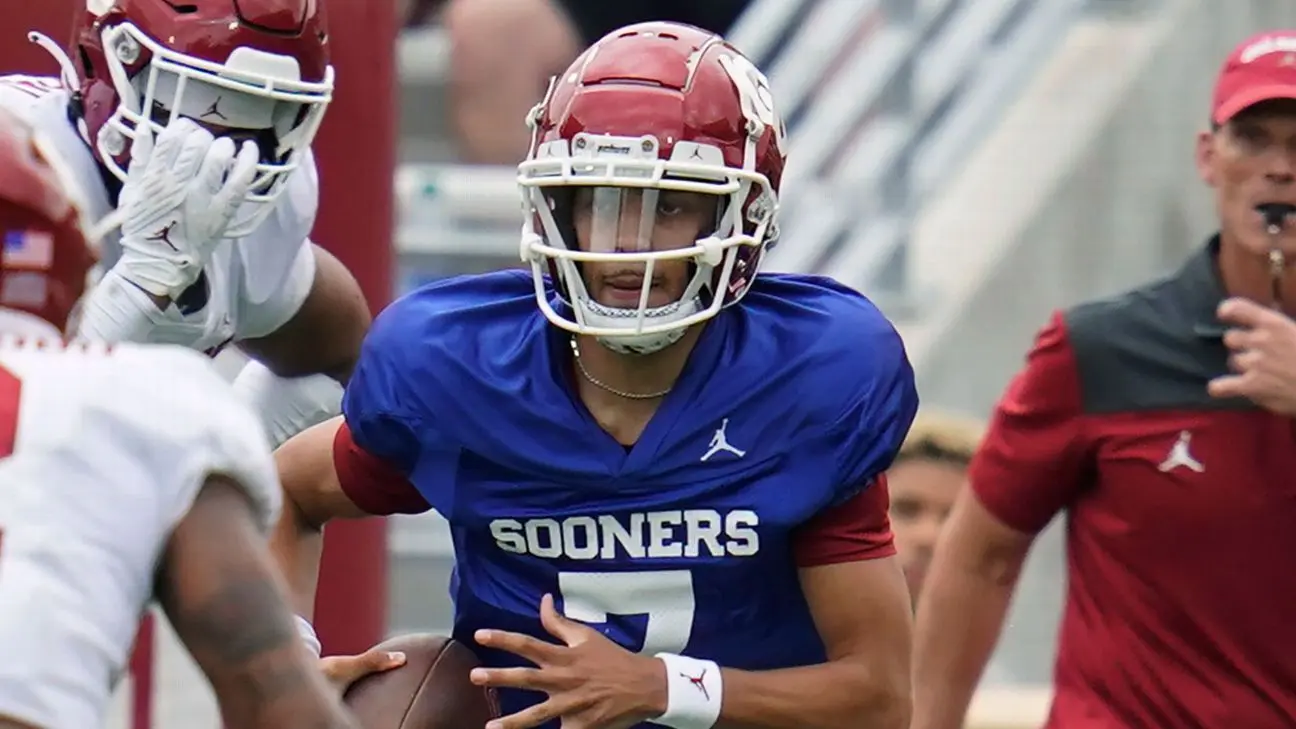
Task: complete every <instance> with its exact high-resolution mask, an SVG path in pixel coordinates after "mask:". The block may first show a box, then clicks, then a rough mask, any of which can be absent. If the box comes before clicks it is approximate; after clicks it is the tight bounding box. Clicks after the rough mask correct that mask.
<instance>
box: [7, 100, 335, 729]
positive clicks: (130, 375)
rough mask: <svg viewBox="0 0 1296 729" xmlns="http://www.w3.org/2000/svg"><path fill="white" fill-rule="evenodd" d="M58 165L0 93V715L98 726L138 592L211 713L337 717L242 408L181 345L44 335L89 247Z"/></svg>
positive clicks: (61, 725) (239, 719)
mask: <svg viewBox="0 0 1296 729" xmlns="http://www.w3.org/2000/svg"><path fill="white" fill-rule="evenodd" d="M60 170H63V174H61V173H60ZM65 173H66V169H65V168H62V167H61V166H60V164H59V162H58V158H57V156H56V155H55V154H54V153H53V152H52V151H51V150H50V145H48V144H47V143H45V142H43V141H41V139H40V138H39V137H38V136H36V135H35V134H33V132H32V130H31V128H30V127H28V126H27V125H26V124H24V123H23V122H21V121H20V120H18V119H17V118H16V117H14V116H13V115H11V114H9V113H8V112H3V111H0V235H3V242H4V247H3V258H2V259H0V334H3V335H4V337H3V340H2V341H0V656H3V657H4V659H3V660H0V728H2V729H19V728H21V729H32V728H34V729H88V728H89V727H95V726H99V725H100V722H101V721H102V717H103V714H104V711H105V708H106V705H107V702H108V700H109V696H110V693H111V691H112V688H113V684H114V683H115V682H116V679H117V678H118V677H119V676H120V675H122V672H123V670H124V669H125V664H126V661H127V657H128V655H129V653H130V650H131V643H132V641H133V639H134V636H135V629H136V626H137V625H138V624H139V619H140V615H141V614H142V613H143V612H144V610H145V608H146V607H147V606H148V604H149V603H150V602H152V601H153V600H155V599H156V600H157V601H158V602H159V603H160V605H161V607H162V608H163V609H164V610H165V612H166V614H167V615H168V616H169V618H170V620H171V621H172V624H173V625H174V627H175V629H176V631H177V633H178V634H179V636H180V638H181V640H182V641H183V643H184V645H185V646H186V648H187V649H188V650H189V652H190V653H191V654H192V655H193V657H194V658H195V659H196V661H197V662H198V664H199V666H200V667H201V668H202V670H203V672H204V673H205V674H206V675H207V677H208V679H209V680H210V681H211V683H212V686H213V687H214V688H215V690H216V694H217V697H218V699H219V701H220V705H221V709H222V711H223V714H224V718H225V721H226V725H227V726H238V727H261V728H263V729H282V728H283V727H299V728H300V729H306V728H307V727H310V728H311V729H316V728H318V727H337V728H339V729H341V728H343V727H353V726H354V724H353V723H352V722H351V720H350V719H349V718H348V717H347V716H346V714H345V713H344V712H343V710H342V709H341V707H340V705H339V702H338V699H337V695H336V692H335V691H334V690H333V689H331V688H330V687H329V686H328V684H327V682H326V681H325V680H324V679H323V677H322V676H321V675H320V673H319V670H318V668H317V666H316V665H315V663H314V662H313V661H312V660H311V659H310V657H309V654H307V653H306V652H305V651H302V650H301V643H300V641H299V639H298V637H297V632H296V630H295V629H294V623H293V615H292V612H291V610H289V608H288V606H287V603H286V602H285V599H284V593H283V589H282V582H281V580H280V579H279V578H278V576H277V574H276V572H275V569H274V563H273V562H272V561H271V558H270V555H269V552H268V551H267V548H266V531H267V530H268V529H269V527H270V525H271V524H272V523H273V522H274V519H275V515H276V514H277V512H278V509H279V504H280V498H281V497H280V493H279V486H278V482H277V480H276V478H275V472H274V463H273V461H272V459H271V456H270V451H269V448H268V446H267V444H266V440H265V436H264V434H263V433H262V432H261V427H260V425H259V423H258V422H257V419H256V417H255V416H254V415H253V413H252V412H251V411H250V410H249V409H248V408H247V406H245V405H243V404H241V403H239V402H238V400H237V399H236V398H234V397H233V394H232V392H231V389H230V386H229V385H228V384H227V383H226V382H225V381H224V380H222V379H221V377H220V376H219V375H218V374H217V373H216V372H215V371H214V369H213V368H212V365H211V362H210V361H209V360H208V359H207V358H205V357H203V356H202V355H200V354H198V353H195V352H192V351H190V350H187V349H183V348H180V347H169V346H150V345H121V346H118V347H112V346H110V345H103V344H86V345H70V346H69V347H68V348H66V349H65V348H64V347H63V345H62V344H61V336H60V332H59V329H60V328H61V327H63V326H64V325H65V323H66V321H67V318H68V314H69V312H70V311H71V309H72V306H73V304H74V302H75V301H76V300H77V299H78V297H79V296H80V295H81V292H82V291H83V289H84V287H85V281H86V276H87V273H88V272H89V269H90V266H91V265H92V263H93V262H94V257H93V255H92V252H91V250H90V247H89V245H88V243H87V234H86V231H85V227H84V225H83V220H84V218H83V217H82V211H81V210H80V208H79V206H78V205H76V204H74V203H73V202H72V201H71V199H70V197H69V195H68V194H66V191H67V190H68V189H69V187H68V186H69V185H70V184H71V183H70V181H69V180H68V179H67V178H66V177H65V176H64V175H65Z"/></svg>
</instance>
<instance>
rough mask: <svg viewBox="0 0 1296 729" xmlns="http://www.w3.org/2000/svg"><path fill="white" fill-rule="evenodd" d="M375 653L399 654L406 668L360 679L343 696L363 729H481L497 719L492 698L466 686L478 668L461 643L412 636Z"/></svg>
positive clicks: (482, 690) (490, 692)
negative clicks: (401, 655) (472, 671)
mask: <svg viewBox="0 0 1296 729" xmlns="http://www.w3.org/2000/svg"><path fill="white" fill-rule="evenodd" d="M378 648H379V649H381V650H386V651H401V652H403V653H404V654H405V665H403V666H401V667H400V668H395V669H392V670H390V671H386V672H384V673H375V674H371V675H368V676H365V677H364V678H362V679H360V680H359V681H356V682H355V683H353V684H351V687H350V688H348V689H347V691H346V693H345V694H344V695H343V697H342V700H343V702H345V703H346V705H347V708H349V709H350V710H351V712H352V713H353V714H355V717H356V719H357V721H359V722H360V726H361V727H363V728H364V729H482V727H484V726H486V722H487V721H490V720H491V719H494V718H497V717H498V716H499V703H498V701H497V699H496V697H495V692H494V691H493V690H489V689H485V688H482V687H480V686H474V685H473V684H472V683H471V682H470V681H469V680H468V672H469V671H471V670H472V669H474V668H476V667H477V666H478V665H480V664H479V663H478V661H477V657H476V656H475V655H473V652H472V651H471V650H469V649H468V648H467V647H466V646H464V645H463V644H462V643H458V642H456V641H454V640H451V639H450V638H447V637H445V636H440V635H425V634H415V635H402V636H398V637H395V638H392V639H390V640H388V641H385V642H383V643H381V644H379V646H378Z"/></svg>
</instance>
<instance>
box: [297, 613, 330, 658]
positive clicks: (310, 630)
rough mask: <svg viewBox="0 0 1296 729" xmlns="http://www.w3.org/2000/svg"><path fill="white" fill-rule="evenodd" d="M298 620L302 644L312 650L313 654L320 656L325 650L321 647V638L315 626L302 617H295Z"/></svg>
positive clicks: (298, 630)
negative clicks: (316, 632)
mask: <svg viewBox="0 0 1296 729" xmlns="http://www.w3.org/2000/svg"><path fill="white" fill-rule="evenodd" d="M293 617H294V618H296V620H297V634H298V635H300V636H301V639H302V642H303V643H305V644H306V647H307V648H310V651H311V653H314V654H315V655H317V656H318V655H319V654H320V653H321V652H323V650H324V648H323V646H321V645H320V639H319V636H318V635H316V634H315V626H314V625H311V624H310V621H309V620H307V619H306V618H303V617H302V616H300V615H294V616H293Z"/></svg>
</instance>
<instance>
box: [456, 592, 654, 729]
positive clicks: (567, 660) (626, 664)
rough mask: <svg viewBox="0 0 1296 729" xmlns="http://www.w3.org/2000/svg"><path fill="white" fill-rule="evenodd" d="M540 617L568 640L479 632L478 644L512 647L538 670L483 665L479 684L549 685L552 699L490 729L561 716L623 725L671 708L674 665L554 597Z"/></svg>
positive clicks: (602, 727) (589, 727) (587, 724)
mask: <svg viewBox="0 0 1296 729" xmlns="http://www.w3.org/2000/svg"><path fill="white" fill-rule="evenodd" d="M540 622H541V623H542V624H543V625H544V627H545V630H547V631H549V633H550V634H551V635H553V636H554V637H555V638H557V639H558V640H560V641H562V643H563V644H562V645H554V644H553V643H546V642H544V641H540V640H536V639H535V638H532V637H531V636H529V635H521V634H518V633H508V632H504V631H500V630H479V631H477V634H476V636H474V637H475V638H476V639H477V642H478V643H480V644H482V645H484V646H487V647H489V648H495V649H497V650H504V651H508V652H509V653H514V654H516V655H518V656H521V657H522V658H525V659H526V660H528V661H530V662H531V663H534V664H535V665H536V667H535V668H477V669H474V670H473V672H472V682H473V683H475V684H477V685H478V686H494V687H499V688H519V689H530V690H532V691H543V692H544V693H546V694H548V695H549V698H548V699H547V700H546V701H544V702H542V703H539V704H536V705H535V706H532V707H530V708H528V709H524V710H522V711H519V712H518V713H516V714H511V715H509V716H506V717H503V718H501V719H496V720H494V721H491V722H490V723H488V724H487V725H486V729H526V728H527V727H534V726H539V725H541V724H543V723H545V722H546V721H550V720H551V719H556V718H561V719H562V727H563V729H594V728H596V727H597V729H617V728H619V727H629V726H633V725H635V724H638V723H640V722H644V721H647V720H650V719H652V718H654V717H657V716H661V715H662V713H663V712H665V710H666V668H665V665H664V664H663V663H662V662H661V661H659V660H657V659H656V658H653V657H651V656H645V655H640V654H637V653H631V652H630V651H627V650H626V649H624V648H622V647H621V646H619V645H617V644H615V643H613V642H612V641H610V640H608V639H607V638H606V637H604V636H603V635H602V634H601V633H599V632H598V631H597V630H594V629H593V628H590V627H589V626H587V625H583V624H581V623H577V622H573V621H571V620H568V619H567V618H565V617H563V616H562V615H559V614H558V611H557V609H555V608H554V601H553V597H551V596H549V595H545V596H544V599H542V600H541V601H540Z"/></svg>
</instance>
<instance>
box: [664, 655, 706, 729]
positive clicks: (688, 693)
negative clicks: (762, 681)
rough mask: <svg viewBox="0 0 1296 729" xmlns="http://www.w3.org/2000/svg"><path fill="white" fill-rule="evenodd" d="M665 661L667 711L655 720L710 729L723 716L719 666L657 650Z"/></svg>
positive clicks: (680, 728)
mask: <svg viewBox="0 0 1296 729" xmlns="http://www.w3.org/2000/svg"><path fill="white" fill-rule="evenodd" d="M656 657H657V658H658V659H659V660H661V662H662V663H665V664H666V713H665V714H662V715H661V716H659V717H657V718H656V719H653V720H652V723H654V724H660V725H662V726H668V727H672V728H673V729H711V727H713V726H715V723H716V721H718V720H719V719H720V704H721V699H722V693H723V683H722V679H721V677H720V666H718V665H716V664H715V662H713V661H700V660H698V659H696V658H689V657H688V656H678V655H675V654H674V653H658V654H657V656H656Z"/></svg>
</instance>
